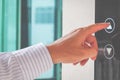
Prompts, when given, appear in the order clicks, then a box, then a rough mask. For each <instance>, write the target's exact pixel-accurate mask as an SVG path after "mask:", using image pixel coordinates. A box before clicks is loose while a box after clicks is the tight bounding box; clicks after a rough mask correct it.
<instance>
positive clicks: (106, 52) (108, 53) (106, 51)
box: [104, 44, 114, 59]
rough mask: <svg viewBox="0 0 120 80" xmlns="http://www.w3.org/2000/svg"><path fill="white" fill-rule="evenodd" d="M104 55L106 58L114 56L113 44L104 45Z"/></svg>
mask: <svg viewBox="0 0 120 80" xmlns="http://www.w3.org/2000/svg"><path fill="white" fill-rule="evenodd" d="M104 56H105V57H106V58H107V59H112V58H113V57H114V48H113V46H112V45H111V44H107V45H106V46H105V47H104Z"/></svg>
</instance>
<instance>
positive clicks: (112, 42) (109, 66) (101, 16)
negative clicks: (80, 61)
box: [95, 0, 120, 80]
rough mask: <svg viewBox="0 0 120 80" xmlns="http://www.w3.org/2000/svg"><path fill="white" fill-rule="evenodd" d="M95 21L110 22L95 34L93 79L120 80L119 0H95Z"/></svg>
mask: <svg viewBox="0 0 120 80" xmlns="http://www.w3.org/2000/svg"><path fill="white" fill-rule="evenodd" d="M95 22H96V23H99V22H109V23H110V25H109V26H108V27H107V28H106V29H104V30H101V31H99V32H97V33H96V34H95V36H96V38H97V41H98V46H99V51H98V56H97V60H96V61H95V80H120V0H96V2H95Z"/></svg>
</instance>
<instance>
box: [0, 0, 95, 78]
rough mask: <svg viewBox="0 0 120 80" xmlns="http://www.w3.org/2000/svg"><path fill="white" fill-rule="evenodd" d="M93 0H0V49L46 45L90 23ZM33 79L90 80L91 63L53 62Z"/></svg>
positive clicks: (92, 17) (92, 70)
mask: <svg viewBox="0 0 120 80" xmlns="http://www.w3.org/2000/svg"><path fill="white" fill-rule="evenodd" d="M94 9H95V0H0V51H1V52H7V51H14V50H18V49H21V48H25V47H28V46H31V45H34V44H37V43H40V42H42V43H44V44H50V43H52V42H53V41H54V40H56V39H58V38H60V37H61V36H62V35H65V34H67V33H68V32H70V31H71V30H73V29H75V28H77V27H83V26H86V25H89V24H92V23H94V16H95V14H94ZM35 80H94V62H92V61H91V60H89V62H88V63H87V64H86V65H85V66H84V67H81V66H80V65H77V66H73V65H72V64H57V65H54V66H53V68H52V69H51V70H49V71H48V72H46V73H44V74H43V75H40V77H38V78H36V79H35Z"/></svg>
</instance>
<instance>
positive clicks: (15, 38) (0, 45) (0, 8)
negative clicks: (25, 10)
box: [0, 0, 20, 52]
mask: <svg viewBox="0 0 120 80" xmlns="http://www.w3.org/2000/svg"><path fill="white" fill-rule="evenodd" d="M19 2H20V1H18V0H0V51H5V52H6V51H14V50H16V49H18V44H19V35H18V33H19V30H18V29H19V24H20V22H19V21H20V20H19V18H20V17H19V14H20V13H19V10H20V9H19V7H20V6H19Z"/></svg>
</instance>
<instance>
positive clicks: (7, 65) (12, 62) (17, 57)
mask: <svg viewBox="0 0 120 80" xmlns="http://www.w3.org/2000/svg"><path fill="white" fill-rule="evenodd" d="M52 66H53V62H52V59H51V56H50V54H49V52H48V50H47V48H46V47H45V46H44V45H43V44H37V45H34V46H31V47H28V48H25V49H21V50H17V51H14V52H11V53H10V52H8V53H0V80H33V79H35V78H37V77H38V76H39V75H40V74H42V73H43V72H45V71H47V70H48V69H50V68H51V67H52Z"/></svg>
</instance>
